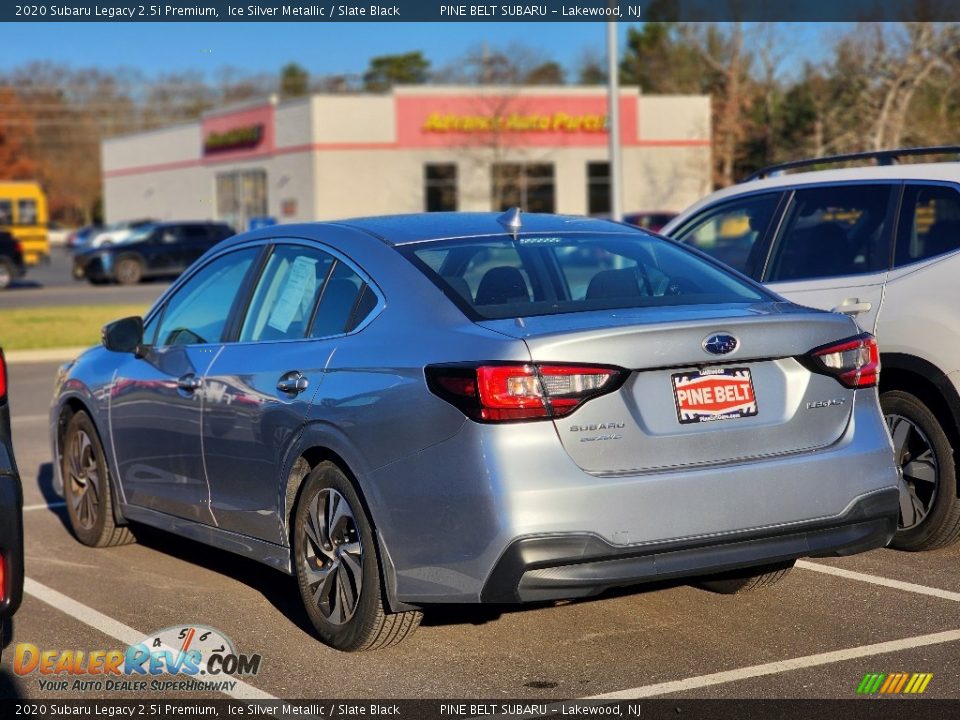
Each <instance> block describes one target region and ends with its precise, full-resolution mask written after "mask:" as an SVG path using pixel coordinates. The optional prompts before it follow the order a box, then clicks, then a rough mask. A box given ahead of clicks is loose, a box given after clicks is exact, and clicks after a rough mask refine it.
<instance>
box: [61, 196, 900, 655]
mask: <svg viewBox="0 0 960 720" xmlns="http://www.w3.org/2000/svg"><path fill="white" fill-rule="evenodd" d="M879 371H880V368H879V363H878V353H877V346H876V343H875V341H874V338H873V337H872V336H871V335H869V334H865V333H862V332H860V330H859V329H858V328H857V326H856V325H855V324H854V322H853V321H852V320H851V319H850V318H848V317H845V316H843V315H839V314H833V313H827V312H822V311H818V310H812V309H809V308H803V307H799V306H797V305H793V304H791V303H789V302H787V301H785V300H783V299H782V298H780V297H778V296H776V295H774V294H772V293H771V292H770V291H768V290H766V289H764V288H763V287H762V286H760V285H759V284H756V283H754V282H752V281H750V280H748V279H746V278H745V277H743V276H740V275H737V274H736V273H735V272H733V271H731V270H729V269H727V268H725V266H723V265H721V264H719V263H718V262H716V261H714V260H712V259H711V258H709V257H708V256H706V255H703V254H701V253H699V252H698V251H696V250H692V249H688V248H685V247H681V246H678V245H676V244H674V243H672V242H669V241H666V240H664V239H661V238H659V237H657V236H655V235H652V234H649V233H647V232H646V231H643V230H639V229H635V228H630V227H628V226H625V225H619V224H615V223H611V222H608V221H604V220H592V219H585V218H575V217H559V216H550V215H521V213H520V212H519V211H516V210H514V211H511V212H508V213H507V214H505V215H502V216H497V215H496V214H487V213H450V214H442V213H441V214H430V215H410V216H397V217H383V218H369V219H360V220H351V221H343V222H326V223H315V224H307V225H287V226H275V227H270V228H265V229H262V230H257V231H254V232H249V233H246V234H243V235H240V236H237V237H234V238H232V239H230V240H227V241H224V242H222V243H220V244H219V245H217V246H215V247H214V248H213V249H212V250H211V251H209V252H208V253H207V254H206V255H204V256H203V257H202V258H201V259H200V260H199V261H197V262H196V263H195V264H194V265H193V266H191V268H190V269H189V270H188V271H187V272H186V273H185V274H184V275H183V276H182V277H181V278H180V279H179V281H178V282H176V283H175V284H174V285H172V286H171V287H170V288H169V290H167V291H166V292H165V293H164V295H163V296H162V297H161V298H160V299H159V300H158V301H157V303H156V304H155V305H154V307H153V308H152V309H151V310H150V311H149V312H148V313H147V314H146V316H145V317H144V318H142V319H141V318H139V317H134V318H125V319H123V320H118V321H116V322H114V323H112V324H110V325H108V326H106V327H105V328H104V331H103V347H98V348H94V349H91V350H88V351H87V352H86V353H84V354H83V355H81V356H80V357H79V358H77V359H76V360H75V361H73V362H71V363H68V364H67V365H65V366H64V367H63V368H62V369H61V371H60V374H59V377H58V380H57V384H56V391H55V398H54V402H53V405H52V408H51V413H52V423H51V427H52V442H53V451H54V457H55V458H56V466H57V473H58V476H57V481H58V483H60V485H61V487H62V491H63V493H64V496H65V498H66V500H67V509H68V512H69V518H70V522H71V525H72V527H73V531H74V532H75V534H76V536H77V538H78V539H79V540H80V541H81V542H83V543H85V544H87V545H91V546H106V545H119V544H123V543H127V542H130V541H132V540H133V538H134V536H133V534H132V530H131V528H135V527H136V524H138V523H140V524H144V525H152V526H154V527H158V528H162V529H164V530H168V531H170V532H173V533H176V534H178V535H180V536H183V537H186V538H191V539H193V540H197V541H200V542H202V543H206V544H209V545H213V546H216V547H218V548H223V549H226V550H230V551H233V552H236V553H240V554H242V555H245V556H248V557H251V558H253V559H255V560H259V561H260V562H263V563H266V564H267V565H269V566H271V567H273V568H276V569H277V570H280V571H283V572H285V573H288V574H291V575H293V576H295V577H296V579H297V582H298V585H299V588H300V593H301V595H302V598H303V602H304V605H305V607H306V612H307V614H308V615H309V617H310V619H311V621H312V622H313V624H314V625H315V627H316V630H317V633H318V635H319V637H320V638H321V639H322V640H323V641H324V642H326V643H328V644H329V645H331V646H333V647H335V648H339V649H341V650H365V649H373V648H380V647H385V646H388V645H392V644H394V643H396V642H399V641H400V640H401V639H403V638H404V637H406V636H408V635H410V633H412V632H413V630H414V629H415V628H416V627H417V625H418V624H419V621H420V618H421V613H422V611H423V609H424V608H425V607H429V606H430V605H431V604H434V603H480V602H485V603H486V602H489V603H520V602H529V601H544V600H552V599H560V598H576V597H585V596H590V595H594V594H597V593H600V592H602V591H603V590H605V589H607V588H611V587H619V586H626V585H633V584H637V583H642V582H647V581H653V580H661V579H664V578H691V579H695V580H696V582H698V583H700V584H701V585H703V586H706V587H707V588H709V589H712V590H715V591H719V592H736V591H739V590H744V589H750V588H754V587H758V586H763V585H769V584H772V583H773V582H775V581H777V580H779V579H780V578H781V577H782V576H783V575H784V574H785V573H786V572H787V571H788V570H789V568H790V567H791V566H792V565H793V563H794V561H795V559H796V558H799V557H804V556H831V555H850V554H853V553H857V552H861V551H864V550H869V549H871V548H877V547H882V546H883V545H885V544H886V543H887V542H888V541H889V540H890V538H891V536H892V535H893V533H894V531H895V530H896V526H897V517H898V489H897V481H898V476H897V469H896V466H895V463H894V457H893V451H892V446H891V443H890V440H889V436H888V434H887V430H886V426H885V425H884V421H883V417H882V415H881V413H880V408H879V405H878V401H877V391H876V385H877V380H878V375H879Z"/></svg>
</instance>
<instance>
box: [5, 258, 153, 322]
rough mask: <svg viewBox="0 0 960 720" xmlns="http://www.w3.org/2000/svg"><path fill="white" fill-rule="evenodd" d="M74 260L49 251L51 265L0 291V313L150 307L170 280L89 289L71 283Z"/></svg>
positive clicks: (34, 269) (36, 268)
mask: <svg viewBox="0 0 960 720" xmlns="http://www.w3.org/2000/svg"><path fill="white" fill-rule="evenodd" d="M72 268H73V256H72V255H71V253H70V251H69V250H67V249H66V248H65V247H51V248H50V262H49V263H43V264H40V265H36V266H34V267H31V268H29V269H28V270H27V274H26V275H25V276H24V277H22V278H18V279H16V280H14V282H13V284H12V285H10V287H8V288H6V289H5V290H0V310H3V309H5V308H15V307H21V308H22V307H49V306H52V305H100V304H103V305H107V304H119V303H143V304H149V303H151V302H153V301H154V300H156V299H157V297H159V296H160V293H162V292H163V290H164V288H166V287H167V285H168V284H169V280H164V279H156V280H146V281H144V282H142V283H140V284H139V285H135V286H133V287H121V286H120V285H99V286H97V285H91V284H90V283H88V282H80V281H77V280H74V279H73V276H72V275H71V271H72Z"/></svg>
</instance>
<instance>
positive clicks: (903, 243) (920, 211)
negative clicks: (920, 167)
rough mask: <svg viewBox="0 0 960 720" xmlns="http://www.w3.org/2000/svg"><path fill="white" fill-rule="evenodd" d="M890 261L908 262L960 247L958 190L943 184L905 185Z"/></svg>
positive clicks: (959, 200)
mask: <svg viewBox="0 0 960 720" xmlns="http://www.w3.org/2000/svg"><path fill="white" fill-rule="evenodd" d="M901 208H903V209H902V210H901V215H900V228H899V230H898V232H897V251H896V257H895V261H894V264H895V265H896V266H897V267H899V266H901V265H909V264H910V263H914V262H918V261H920V260H926V259H927V258H931V257H936V256H937V255H943V254H944V253H948V252H951V251H953V250H956V249H958V248H960V192H957V190H956V189H954V188H952V187H947V186H945V185H907V186H906V188H905V189H904V193H903V203H902V204H901Z"/></svg>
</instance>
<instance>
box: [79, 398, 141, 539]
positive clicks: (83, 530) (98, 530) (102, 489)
mask: <svg viewBox="0 0 960 720" xmlns="http://www.w3.org/2000/svg"><path fill="white" fill-rule="evenodd" d="M61 456H62V459H61V462H60V467H61V470H62V474H63V496H64V499H65V500H66V502H67V515H68V517H69V518H70V527H71V528H72V529H73V534H74V535H76V537H77V540H79V541H80V542H82V543H83V544H84V545H89V546H90V547H112V546H115V545H127V544H129V543H132V542H135V541H136V538H135V537H134V535H133V533H132V532H131V531H130V529H129V528H128V527H126V526H122V525H117V524H116V521H115V519H114V516H113V490H112V488H111V484H110V470H109V468H108V467H107V462H106V458H105V456H104V453H103V445H102V444H101V443H100V436H99V435H98V434H97V429H96V428H95V427H94V425H93V421H92V420H91V419H90V416H89V415H87V413H85V412H84V411H82V410H81V411H79V412H77V413H76V414H75V415H74V416H73V417H71V418H70V422H68V423H67V430H66V432H65V433H64V434H63V445H62V446H61Z"/></svg>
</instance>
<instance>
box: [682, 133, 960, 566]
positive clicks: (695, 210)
mask: <svg viewBox="0 0 960 720" xmlns="http://www.w3.org/2000/svg"><path fill="white" fill-rule="evenodd" d="M958 151H960V147H953V148H921V149H909V150H895V151H885V152H879V153H859V154H856V155H847V156H838V157H832V158H816V159H813V160H809V161H798V162H793V163H786V164H785V165H781V166H775V167H773V168H768V169H766V170H763V171H761V172H759V173H757V174H756V176H755V177H753V178H751V179H749V180H747V181H745V182H743V183H740V184H739V185H736V186H734V187H730V188H727V189H725V190H721V191H719V192H716V193H714V194H713V195H710V196H709V197H707V198H705V199H703V200H701V201H700V202H698V203H696V204H695V205H694V206H693V207H691V208H690V209H688V210H686V211H685V212H683V213H682V214H681V215H680V216H679V217H677V218H676V219H675V220H674V221H673V222H671V223H670V224H669V225H668V226H667V227H665V228H664V233H665V234H667V235H669V236H671V237H674V238H676V239H677V240H679V241H681V242H683V243H686V244H689V245H692V246H694V247H697V248H698V249H700V250H702V251H703V252H705V253H708V254H710V255H712V256H714V257H715V258H717V259H719V260H722V261H723V262H725V263H727V264H729V265H731V266H732V267H734V268H735V269H737V270H739V271H741V272H743V273H745V274H747V275H748V276H750V277H751V278H753V279H755V280H758V281H762V282H764V283H766V284H767V286H768V287H770V288H771V289H772V290H774V291H775V292H777V293H780V294H781V295H784V296H785V297H787V298H789V299H791V300H793V301H794V302H797V303H801V304H803V305H810V306H813V307H818V308H824V309H832V310H835V311H837V312H840V313H844V314H846V315H849V316H851V317H855V318H856V320H857V322H858V323H859V325H860V327H861V328H862V329H863V330H865V331H867V332H871V333H875V334H876V336H877V338H878V340H879V342H880V347H881V349H882V353H881V356H880V360H881V364H882V365H883V370H884V371H883V376H882V380H881V382H880V403H881V406H882V407H883V412H884V415H885V416H886V419H887V423H888V425H889V428H890V432H891V434H892V437H893V442H894V447H895V452H896V457H897V462H898V465H899V466H900V468H901V470H902V472H903V482H902V484H901V486H900V487H901V497H900V531H899V532H898V533H897V536H896V538H894V541H893V545H894V547H897V548H901V549H904V550H926V549H931V548H937V547H942V546H944V545H947V544H950V543H953V542H955V541H956V540H957V539H958V538H960V499H958V492H960V487H958V485H957V473H956V459H955V457H954V451H955V449H956V448H957V447H960V394H958V389H960V372H958V371H960V314H958V312H957V307H958V304H960V285H958V284H957V280H956V278H957V276H958V274H960V253H958V252H957V250H960V165H958V164H957V163H955V162H945V163H920V164H910V165H896V164H892V163H894V162H895V161H896V160H897V159H898V158H900V157H903V156H910V155H921V154H932V153H943V152H952V153H956V152H958ZM863 160H877V161H879V162H881V163H883V164H881V165H880V166H877V167H854V168H844V169H833V170H816V171H810V170H809V168H810V167H811V166H822V165H826V164H831V163H835V162H840V161H844V162H851V161H863ZM791 169H802V170H805V172H799V173H794V174H781V175H779V176H777V177H769V176H770V175H771V173H774V172H780V173H782V172H783V171H785V170H791Z"/></svg>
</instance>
